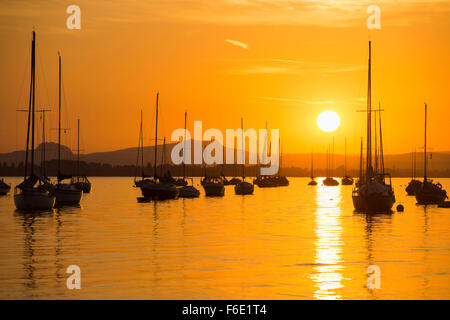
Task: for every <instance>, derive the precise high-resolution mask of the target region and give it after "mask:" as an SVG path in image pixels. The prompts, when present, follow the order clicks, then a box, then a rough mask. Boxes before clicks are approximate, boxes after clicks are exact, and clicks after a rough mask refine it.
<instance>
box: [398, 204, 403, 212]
mask: <svg viewBox="0 0 450 320" xmlns="http://www.w3.org/2000/svg"><path fill="white" fill-rule="evenodd" d="M397 211H398V212H403V211H405V207H404V206H403V205H402V204H399V205H398V206H397Z"/></svg>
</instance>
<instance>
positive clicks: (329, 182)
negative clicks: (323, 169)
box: [322, 138, 339, 187]
mask: <svg viewBox="0 0 450 320" xmlns="http://www.w3.org/2000/svg"><path fill="white" fill-rule="evenodd" d="M333 167H334V138H333V149H332V150H331V149H330V147H328V153H327V177H326V178H325V179H324V180H323V181H322V184H323V185H324V186H327V187H335V186H338V185H339V181H337V180H336V179H335V178H334V177H333V171H334V170H333Z"/></svg>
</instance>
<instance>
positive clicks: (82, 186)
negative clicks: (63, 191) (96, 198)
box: [74, 182, 91, 193]
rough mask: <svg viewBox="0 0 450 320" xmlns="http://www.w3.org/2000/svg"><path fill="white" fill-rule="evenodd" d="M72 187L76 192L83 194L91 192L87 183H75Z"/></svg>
mask: <svg viewBox="0 0 450 320" xmlns="http://www.w3.org/2000/svg"><path fill="white" fill-rule="evenodd" d="M74 186H75V188H77V189H78V190H81V191H83V193H90V192H91V184H90V183H89V182H75V183H74Z"/></svg>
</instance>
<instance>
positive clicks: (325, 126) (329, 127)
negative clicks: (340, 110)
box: [317, 110, 341, 132]
mask: <svg viewBox="0 0 450 320" xmlns="http://www.w3.org/2000/svg"><path fill="white" fill-rule="evenodd" d="M340 124H341V119H340V118H339V115H338V114H337V113H336V112H334V111H329V110H328V111H324V112H322V113H321V114H319V116H318V117H317V125H318V126H319V128H320V130H322V131H325V132H331V131H335V130H336V129H337V128H339V125H340Z"/></svg>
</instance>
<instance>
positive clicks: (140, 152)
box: [134, 109, 146, 188]
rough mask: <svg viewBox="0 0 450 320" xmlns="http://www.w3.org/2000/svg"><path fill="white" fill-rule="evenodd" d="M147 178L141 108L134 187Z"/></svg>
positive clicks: (139, 185) (138, 186)
mask: <svg viewBox="0 0 450 320" xmlns="http://www.w3.org/2000/svg"><path fill="white" fill-rule="evenodd" d="M139 160H141V161H140V162H141V164H140V166H139ZM139 167H140V169H141V180H138V179H137V177H138V171H139ZM145 178H146V176H145V173H144V134H143V128H142V109H141V125H140V127H139V142H138V148H137V158H136V172H135V175H134V187H137V188H140V187H141V185H142V182H143V181H144V179H145Z"/></svg>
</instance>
